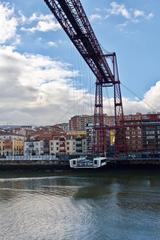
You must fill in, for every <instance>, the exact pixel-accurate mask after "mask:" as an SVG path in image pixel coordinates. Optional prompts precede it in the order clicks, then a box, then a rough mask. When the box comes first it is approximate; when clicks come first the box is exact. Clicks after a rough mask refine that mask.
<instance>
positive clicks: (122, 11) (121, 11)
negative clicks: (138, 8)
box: [108, 2, 131, 19]
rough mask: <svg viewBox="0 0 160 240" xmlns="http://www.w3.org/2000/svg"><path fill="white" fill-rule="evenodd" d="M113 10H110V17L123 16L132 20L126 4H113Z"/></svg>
mask: <svg viewBox="0 0 160 240" xmlns="http://www.w3.org/2000/svg"><path fill="white" fill-rule="evenodd" d="M110 6H111V8H110V9H109V10H108V13H109V14H110V15H121V16H122V17H124V18H126V19H130V17H131V16H130V13H129V11H128V10H127V8H126V7H125V5H124V4H118V3H117V2H111V4H110Z"/></svg>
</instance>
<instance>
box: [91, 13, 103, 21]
mask: <svg viewBox="0 0 160 240" xmlns="http://www.w3.org/2000/svg"><path fill="white" fill-rule="evenodd" d="M101 19H102V16H101V15H100V14H98V13H94V14H92V15H90V17H89V20H90V22H96V21H99V20H101Z"/></svg>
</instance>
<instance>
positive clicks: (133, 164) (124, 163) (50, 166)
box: [0, 159, 160, 171]
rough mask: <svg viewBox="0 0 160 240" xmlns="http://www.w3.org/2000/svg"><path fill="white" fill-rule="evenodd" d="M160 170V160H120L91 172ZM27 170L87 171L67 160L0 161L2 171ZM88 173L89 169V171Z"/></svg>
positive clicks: (110, 162) (112, 161) (111, 161)
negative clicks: (74, 167)
mask: <svg viewBox="0 0 160 240" xmlns="http://www.w3.org/2000/svg"><path fill="white" fill-rule="evenodd" d="M125 168H131V169H132V168H136V169H148V168H149V169H150V168H152V169H160V159H152V160H144V159H139V160H138V159H137V160H118V159H116V160H115V159H112V160H110V161H108V162H107V165H106V166H105V167H103V168H99V169H90V171H105V170H107V169H125ZM10 169H16V170H17V169H22V170H23V169H25V170H27V169H28V170H45V169H46V170H73V171H84V170H85V169H71V168H70V166H69V161H67V160H0V170H10ZM87 171H88V169H87Z"/></svg>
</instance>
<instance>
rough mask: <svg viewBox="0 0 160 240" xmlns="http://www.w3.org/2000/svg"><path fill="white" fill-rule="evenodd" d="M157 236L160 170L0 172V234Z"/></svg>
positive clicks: (65, 239)
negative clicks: (52, 172)
mask: <svg viewBox="0 0 160 240" xmlns="http://www.w3.org/2000/svg"><path fill="white" fill-rule="evenodd" d="M54 239H55V240H71V239H73V240H82V239H83V240H105V239H107V240H160V172H158V171H157V172H155V171H127V170H126V171H120V170H119V171H111V170H108V172H105V173H102V172H101V173H95V172H90V173H87V172H86V173H78V172H77V173H74V174H73V173H62V172H59V173H56V174H55V173H54V174H51V173H43V174H42V173H36V174H35V173H30V174H25V177H24V173H17V174H13V173H9V172H5V173H0V240H54Z"/></svg>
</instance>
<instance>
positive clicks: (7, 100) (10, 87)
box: [0, 46, 160, 124]
mask: <svg viewBox="0 0 160 240" xmlns="http://www.w3.org/2000/svg"><path fill="white" fill-rule="evenodd" d="M0 72H1V75H0V88H1V89H2V90H3V91H1V95H0V111H1V115H0V122H1V123H2V122H3V123H4V122H8V123H17V124H54V123H57V122H63V121H68V119H69V118H70V117H71V116H73V115H75V114H82V113H90V114H93V112H91V101H92V103H94V95H92V94H89V93H88V92H87V91H86V90H85V89H78V88H75V82H74V84H73V81H75V80H73V79H76V78H77V76H78V75H79V73H78V72H77V71H73V70H71V68H70V65H68V64H66V63H62V62H60V61H55V60H54V59H52V58H50V57H47V56H43V55H33V54H21V53H19V52H17V51H16V50H15V49H14V48H13V47H6V46H4V47H3V48H1V49H0ZM93 84H94V83H93ZM73 85H74V86H73ZM159 99H160V81H159V82H157V83H156V84H155V86H153V87H151V88H150V89H149V91H147V92H146V94H145V95H144V98H143V99H142V100H137V99H134V100H132V99H127V98H123V104H124V110H125V114H128V113H136V112H137V111H138V112H142V113H143V112H149V111H152V110H153V108H150V106H151V107H152V106H154V108H155V111H158V110H159V109H160V101H159ZM110 102H112V103H113V99H110ZM147 103H148V104H147ZM104 106H105V107H104V110H106V109H107V111H108V109H110V104H109V101H108V100H107V99H105V102H104ZM107 113H108V114H111V111H109V112H107Z"/></svg>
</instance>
